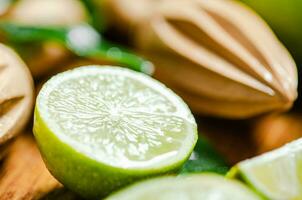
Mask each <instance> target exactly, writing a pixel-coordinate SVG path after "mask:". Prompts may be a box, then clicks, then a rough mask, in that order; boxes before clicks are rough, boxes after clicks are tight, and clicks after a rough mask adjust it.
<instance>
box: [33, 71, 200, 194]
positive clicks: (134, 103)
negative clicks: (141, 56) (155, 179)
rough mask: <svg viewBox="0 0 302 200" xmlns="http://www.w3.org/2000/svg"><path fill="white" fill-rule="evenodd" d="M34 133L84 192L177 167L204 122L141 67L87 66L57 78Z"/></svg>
mask: <svg viewBox="0 0 302 200" xmlns="http://www.w3.org/2000/svg"><path fill="white" fill-rule="evenodd" d="M34 134H35V137H36V140H37V142H38V145H39V148H40V151H41V153H42V156H43V158H44V160H45V162H46V165H47V167H48V169H49V170H50V172H51V173H52V174H53V175H54V176H55V177H56V178H57V179H58V180H59V181H60V182H62V183H63V184H64V185H65V186H67V187H69V188H70V189H71V190H74V191H75V192H77V193H79V194H81V195H82V196H84V197H89V198H90V197H92V198H94V197H95V198H97V197H102V196H104V195H106V194H108V193H110V192H111V191H113V190H115V189H117V188H119V187H121V186H124V185H125V184H127V183H130V182H132V181H134V180H137V179H141V178H143V177H147V176H153V175H157V174H163V173H168V172H173V171H176V170H177V169H178V168H179V167H180V166H181V165H182V164H183V163H184V162H185V161H186V159H187V158H188V157H189V156H190V154H191V152H192V150H193V147H194V145H195V143H196V140H197V126H196V123H195V120H194V118H193V116H192V114H191V112H190V110H189V108H188V107H187V105H186V104H185V103H184V102H183V101H182V100H181V99H180V98H179V97H178V96H177V95H176V94H174V93H173V92H172V91H171V90H170V89H168V88H166V87H165V86H164V85H163V84H161V83H159V82H158V81H156V80H154V79H152V78H150V77H148V76H146V75H144V74H140V73H138V72H134V71H130V70H127V69H122V68H119V67H108V66H107V67H100V66H88V67H80V68H77V69H74V70H70V71H67V72H64V73H61V74H59V75H56V76H55V77H53V78H51V79H50V80H49V81H48V82H47V83H46V84H45V85H44V86H43V88H42V89H41V91H40V93H39V95H38V97H37V102H36V109H35V122H34Z"/></svg>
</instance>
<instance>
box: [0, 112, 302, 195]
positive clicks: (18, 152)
mask: <svg viewBox="0 0 302 200" xmlns="http://www.w3.org/2000/svg"><path fill="white" fill-rule="evenodd" d="M296 110H297V109H296ZM196 119H197V122H198V125H199V133H200V134H202V135H204V136H206V137H207V138H208V139H209V141H210V143H211V144H212V145H213V146H214V147H215V148H216V149H217V151H218V152H219V153H221V154H222V155H223V156H224V157H225V159H226V160H227V162H228V163H229V164H230V165H232V164H235V163H236V162H238V161H240V160H243V159H246V158H249V157H252V156H255V155H258V154H261V153H263V152H265V151H268V150H271V149H274V148H276V147H279V146H281V145H283V144H284V143H286V142H289V141H291V140H294V139H297V138H299V137H300V136H301V135H302V114H301V113H299V112H297V111H296V113H294V112H288V113H284V114H274V115H269V116H263V117H258V118H255V119H251V120H223V119H214V118H207V117H201V116H197V117H196ZM20 199H22V200H29V199H56V200H60V199H62V200H63V199H64V200H69V199H70V200H74V199H80V198H79V197H78V196H77V195H75V194H73V193H72V192H70V191H68V190H67V189H65V188H64V187H63V186H62V185H61V184H60V183H58V182H57V181H56V180H55V179H54V178H53V177H52V176H51V175H50V174H49V172H48V170H47V169H46V167H45V165H44V163H43V160H42V158H41V156H40V153H39V151H38V149H37V146H36V144H35V141H34V138H33V136H32V132H31V127H30V125H29V126H28V128H27V129H26V130H25V131H23V133H22V134H20V135H19V136H18V137H16V138H15V139H13V140H12V141H10V142H9V143H7V144H5V145H2V146H0V200H20Z"/></svg>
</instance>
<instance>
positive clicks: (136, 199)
mask: <svg viewBox="0 0 302 200" xmlns="http://www.w3.org/2000/svg"><path fill="white" fill-rule="evenodd" d="M155 199H156V200H260V198H259V197H258V196H257V195H256V194H254V193H253V192H252V191H251V190H250V189H248V188H247V187H246V186H244V185H243V184H241V183H240V182H238V181H234V180H228V179H226V178H224V177H223V176H220V175H214V174H195V175H189V176H184V177H161V178H155V179H150V180H147V181H143V182H141V183H136V184H134V185H132V186H130V187H128V188H126V189H123V190H121V191H119V192H117V193H116V194H113V195H111V196H109V197H108V198H107V199H106V200H155Z"/></svg>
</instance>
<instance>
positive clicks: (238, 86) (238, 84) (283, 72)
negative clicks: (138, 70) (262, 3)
mask: <svg viewBox="0 0 302 200" xmlns="http://www.w3.org/2000/svg"><path fill="white" fill-rule="evenodd" d="M120 1H124V2H125V1H127V0H116V2H120ZM128 2H129V4H130V3H131V1H130V0H128ZM153 2H154V1H153ZM156 2H157V3H156V4H153V5H154V7H153V8H152V9H151V10H152V14H149V15H148V17H146V16H144V17H141V18H140V19H141V20H137V19H136V20H135V19H133V18H132V17H131V16H132V14H131V15H130V14H129V16H128V18H127V17H125V11H123V14H122V17H121V18H123V19H128V20H129V24H132V26H130V27H133V28H132V30H127V31H128V32H129V31H130V32H131V33H132V38H133V41H134V44H135V46H136V47H137V48H138V49H139V51H141V52H143V54H144V55H145V56H146V57H147V58H149V59H150V60H151V61H153V62H154V63H155V66H157V71H158V72H160V73H158V74H165V75H161V76H159V77H158V78H159V79H160V80H161V81H163V82H164V83H166V84H167V85H169V86H170V87H172V88H174V90H176V91H178V92H179V94H180V95H182V96H183V98H184V99H185V100H186V101H187V102H188V103H189V105H190V106H191V108H192V109H193V110H194V112H196V113H201V114H207V115H214V116H220V117H227V118H248V117H252V116H255V115H259V114H262V113H267V112H272V111H281V110H286V109H289V108H290V107H291V105H292V103H293V101H294V100H295V99H296V97H297V70H296V65H295V63H294V61H293V59H292V57H291V56H290V54H289V53H288V51H287V50H286V49H285V48H284V46H283V45H282V44H281V43H280V42H279V41H278V39H277V38H276V36H275V35H274V34H273V32H272V31H271V29H270V28H269V27H268V26H267V24H266V23H265V22H264V21H263V20H262V19H261V18H260V17H258V16H257V15H256V14H255V13H254V12H253V11H251V10H250V9H249V8H247V7H246V6H244V5H243V4H241V3H238V2H236V1H230V0H211V1H209V0H179V1H174V0H160V1H156ZM111 5H112V6H111V7H113V8H114V9H112V10H115V11H116V13H118V10H119V8H120V7H119V5H117V4H115V5H114V0H113V1H112V3H111ZM142 7H143V6H142ZM127 10H129V8H128V9H127ZM138 13H143V12H138ZM142 16H143V15H142ZM136 18H137V17H136ZM133 24H135V25H133Z"/></svg>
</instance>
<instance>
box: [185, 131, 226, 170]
mask: <svg viewBox="0 0 302 200" xmlns="http://www.w3.org/2000/svg"><path fill="white" fill-rule="evenodd" d="M229 169H230V167H229V166H228V165H227V164H226V162H225V160H224V159H223V157H222V156H221V155H220V154H219V153H218V152H217V151H216V150H215V149H214V148H213V147H212V145H211V144H210V143H209V142H208V141H207V139H205V138H204V137H200V138H199V139H198V141H197V144H196V146H195V148H194V151H193V153H192V155H191V157H190V159H189V160H188V161H187V162H186V163H185V164H184V166H183V168H182V169H181V172H180V173H181V174H184V173H199V172H214V173H219V174H226V173H227V172H228V170H229Z"/></svg>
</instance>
